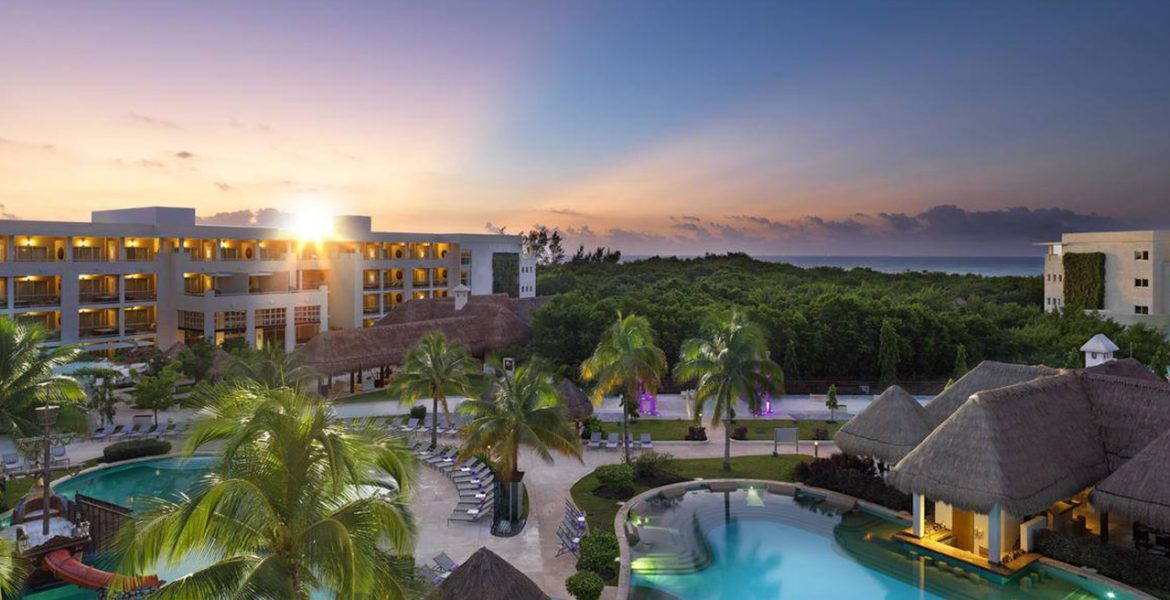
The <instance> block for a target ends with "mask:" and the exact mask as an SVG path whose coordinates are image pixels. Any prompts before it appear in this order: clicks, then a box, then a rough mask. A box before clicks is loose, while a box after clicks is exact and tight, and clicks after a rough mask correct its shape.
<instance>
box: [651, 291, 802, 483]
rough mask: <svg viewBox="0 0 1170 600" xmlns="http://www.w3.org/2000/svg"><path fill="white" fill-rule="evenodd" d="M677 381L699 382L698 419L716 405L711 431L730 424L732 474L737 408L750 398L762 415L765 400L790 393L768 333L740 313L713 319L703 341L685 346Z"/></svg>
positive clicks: (727, 443)
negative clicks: (770, 349) (733, 422)
mask: <svg viewBox="0 0 1170 600" xmlns="http://www.w3.org/2000/svg"><path fill="white" fill-rule="evenodd" d="M674 376H675V379H676V380H677V381H680V382H682V381H693V382H697V386H696V388H695V400H694V402H695V407H694V408H695V414H696V415H699V414H702V412H703V409H704V407H705V406H706V404H707V403H708V402H714V408H713V410H712V411H711V428H712V429H714V428H716V427H718V426H719V422H720V421H724V429H725V431H724V435H725V437H724V443H723V470H724V471H730V470H731V419H732V418H734V416H735V404H736V403H737V402H738V401H739V399H741V398H742V399H744V400H745V401H746V402H747V404H748V407H749V408H750V409H751V410H758V409H759V407H760V397H761V396H762V395H764V394H766V393H771V394H773V395H779V394H781V393H783V390H784V372H783V371H782V370H781V369H780V365H777V364H776V363H775V362H773V361H772V359H771V358H769V357H768V350H767V343H766V341H765V337H764V333H763V331H762V330H761V329H760V328H759V327H757V326H756V325H754V324H753V323H751V322H749V321H748V320H747V319H746V318H745V317H744V316H743V315H742V314H740V313H739V312H737V311H734V310H733V311H731V312H729V313H723V314H716V315H713V316H712V317H710V318H709V319H707V320H706V321H705V322H704V323H703V326H702V330H701V333H700V335H699V336H698V337H695V338H692V339H689V340H687V341H686V342H685V343H683V346H682V352H681V353H680V357H679V362H678V364H677V365H675V368H674Z"/></svg>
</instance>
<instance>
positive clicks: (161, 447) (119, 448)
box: [102, 438, 171, 463]
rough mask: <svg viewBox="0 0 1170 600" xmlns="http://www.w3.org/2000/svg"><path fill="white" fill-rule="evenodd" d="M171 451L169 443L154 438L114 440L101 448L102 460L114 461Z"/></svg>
mask: <svg viewBox="0 0 1170 600" xmlns="http://www.w3.org/2000/svg"><path fill="white" fill-rule="evenodd" d="M170 451H171V443H170V442H167V441H164V440H156V439H154V438H140V439H137V440H126V441H124V442H116V443H113V444H110V445H109V446H106V447H105V448H103V449H102V462H107V463H114V462H120V461H123V460H130V459H131V458H142V457H143V456H158V455H160V454H166V453H168V452H170Z"/></svg>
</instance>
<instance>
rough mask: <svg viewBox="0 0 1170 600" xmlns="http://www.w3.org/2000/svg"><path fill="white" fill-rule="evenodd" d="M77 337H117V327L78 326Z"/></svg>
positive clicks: (114, 325)
mask: <svg viewBox="0 0 1170 600" xmlns="http://www.w3.org/2000/svg"><path fill="white" fill-rule="evenodd" d="M77 336H78V337H79V338H81V339H91V338H108V337H118V325H117V323H114V324H106V323H100V324H96V325H79V326H78V327H77Z"/></svg>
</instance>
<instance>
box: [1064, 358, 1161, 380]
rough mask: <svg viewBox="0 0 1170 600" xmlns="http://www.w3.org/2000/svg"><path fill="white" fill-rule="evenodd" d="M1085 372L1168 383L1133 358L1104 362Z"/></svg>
mask: <svg viewBox="0 0 1170 600" xmlns="http://www.w3.org/2000/svg"><path fill="white" fill-rule="evenodd" d="M1084 370H1085V372H1087V373H1096V374H1098V375H1112V376H1114V377H1126V378H1128V379H1142V380H1145V381H1157V382H1158V383H1166V380H1165V379H1163V378H1161V377H1158V376H1157V374H1155V373H1154V372H1153V371H1151V370H1150V369H1149V367H1147V366H1145V365H1143V364H1142V363H1141V361H1138V360H1137V359H1133V358H1116V359H1113V360H1110V361H1106V362H1103V363H1101V364H1099V365H1097V366H1095V367H1088V368H1086V369H1084Z"/></svg>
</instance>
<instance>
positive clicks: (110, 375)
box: [73, 367, 122, 425]
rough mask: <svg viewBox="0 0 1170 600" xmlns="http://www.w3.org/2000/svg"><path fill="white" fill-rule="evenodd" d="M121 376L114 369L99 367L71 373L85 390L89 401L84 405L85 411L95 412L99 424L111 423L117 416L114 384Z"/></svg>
mask: <svg viewBox="0 0 1170 600" xmlns="http://www.w3.org/2000/svg"><path fill="white" fill-rule="evenodd" d="M121 376H122V374H121V373H119V372H118V371H115V370H114V369H105V368H101V367H86V368H84V369H78V370H76V371H74V372H73V377H74V378H75V379H77V380H78V381H79V382H80V383H81V385H82V387H83V388H84V389H85V392H86V394H87V395H88V396H89V400H88V401H87V402H86V403H85V406H86V408H87V409H89V410H91V411H93V412H96V413H97V414H98V417H99V418H100V423H99V424H102V425H104V424H106V423H113V422H114V416H116V415H117V414H118V397H117V396H115V395H114V382H115V381H117V380H118V378H119V377H121Z"/></svg>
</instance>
